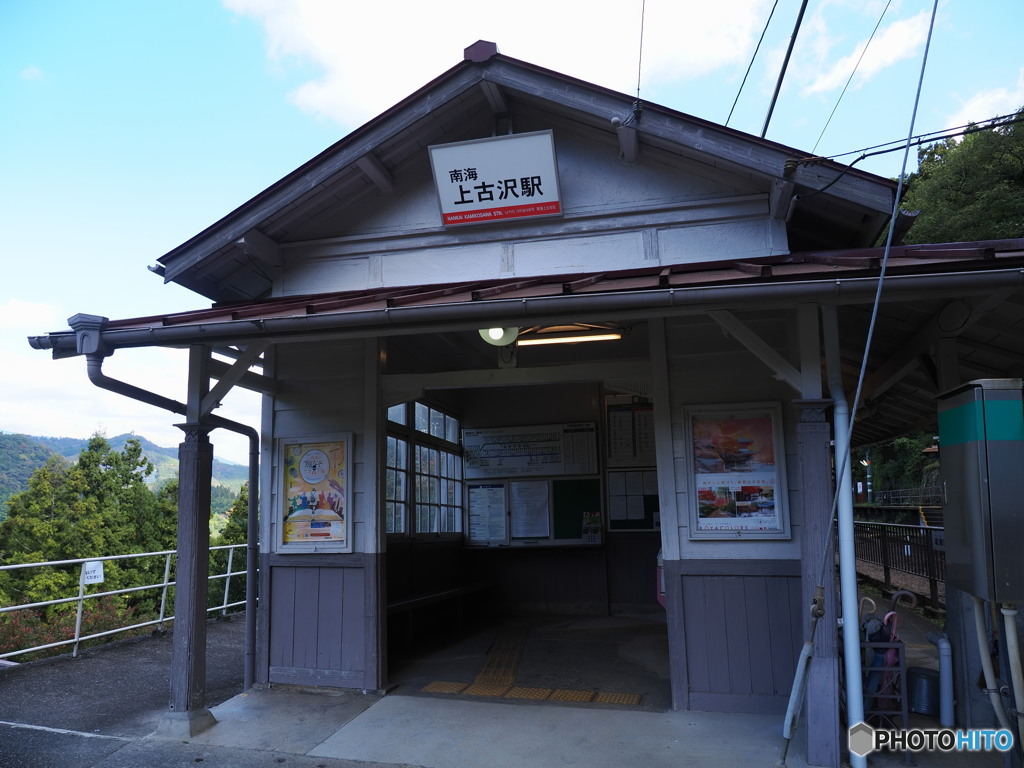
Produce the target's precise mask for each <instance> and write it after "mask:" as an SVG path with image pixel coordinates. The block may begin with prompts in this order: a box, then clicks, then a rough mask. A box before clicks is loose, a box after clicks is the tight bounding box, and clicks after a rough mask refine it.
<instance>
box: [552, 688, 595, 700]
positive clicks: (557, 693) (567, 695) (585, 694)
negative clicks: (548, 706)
mask: <svg viewBox="0 0 1024 768" xmlns="http://www.w3.org/2000/svg"><path fill="white" fill-rule="evenodd" d="M594 693H595V691H572V690H568V689H565V688H556V689H555V690H554V691H552V693H551V700H552V701H591V700H592V699H593V698H594Z"/></svg>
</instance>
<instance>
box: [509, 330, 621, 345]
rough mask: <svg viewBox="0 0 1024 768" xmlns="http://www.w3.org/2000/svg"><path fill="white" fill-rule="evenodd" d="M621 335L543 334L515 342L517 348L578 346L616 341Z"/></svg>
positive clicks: (613, 333) (605, 333)
mask: <svg viewBox="0 0 1024 768" xmlns="http://www.w3.org/2000/svg"><path fill="white" fill-rule="evenodd" d="M621 338H622V334H621V333H619V332H617V331H615V332H607V331H606V332H602V333H545V334H539V335H537V336H527V337H523V338H520V339H517V340H516V346H517V347H535V346H539V345H541V344H579V343H580V342H584V341H617V340H618V339H621Z"/></svg>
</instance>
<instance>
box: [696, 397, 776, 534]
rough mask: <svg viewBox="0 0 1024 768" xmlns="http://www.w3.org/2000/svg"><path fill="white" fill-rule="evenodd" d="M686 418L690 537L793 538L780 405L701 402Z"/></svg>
mask: <svg viewBox="0 0 1024 768" xmlns="http://www.w3.org/2000/svg"><path fill="white" fill-rule="evenodd" d="M684 420H685V424H686V430H687V440H688V444H689V446H690V449H691V456H692V464H691V467H690V477H691V483H690V491H691V494H692V496H691V497H692V499H693V502H692V503H691V504H690V538H691V539H693V538H704V539H737V538H757V539H788V538H789V537H790V529H789V514H788V509H787V505H786V501H787V493H786V471H785V459H784V457H785V452H784V449H783V445H784V444H783V436H782V410H781V408H780V406H779V405H778V404H777V403H775V404H773V403H750V404H744V405H724V406H719V405H714V406H696V407H693V408H687V409H686V410H685V412H684Z"/></svg>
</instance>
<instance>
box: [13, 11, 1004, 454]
mask: <svg viewBox="0 0 1024 768" xmlns="http://www.w3.org/2000/svg"><path fill="white" fill-rule="evenodd" d="M799 5H800V3H799V0H779V2H778V5H777V8H776V10H775V14H774V17H773V19H772V22H771V24H770V25H769V27H768V30H767V33H766V35H765V42H764V44H763V46H762V49H761V52H760V53H759V55H758V57H757V58H756V59H755V62H754V66H753V67H752V69H751V74H750V76H749V78H748V80H747V84H746V86H745V88H744V90H743V92H742V94H741V96H740V99H739V101H738V104H737V107H736V111H735V114H734V115H733V117H732V119H731V121H730V122H729V125H730V126H731V127H734V128H737V129H739V130H744V131H747V132H750V133H753V134H759V133H760V132H761V128H762V125H763V122H764V119H765V112H766V110H767V106H768V102H769V99H770V96H771V91H772V88H773V87H774V83H775V78H776V76H777V73H778V69H779V64H780V62H781V58H782V55H783V52H784V51H785V48H786V45H787V43H788V41H789V39H790V35H791V33H792V30H793V24H794V21H795V19H796V16H797V11H798V9H799ZM771 7H772V2H771V0H718V2H715V3H697V2H683V1H682V0H675V1H672V0H646V3H645V2H643V0H623V2H620V3H616V4H614V6H607V5H605V6H601V5H594V4H593V3H592V2H590V0H587V1H586V2H577V1H576V0H546V1H543V2H542V1H541V0H520V2H517V3H515V4H496V3H481V2H475V3H470V2H464V1H463V0H455V1H449V2H444V0H439V2H436V3H423V2H410V1H405V2H386V0H380V1H378V2H375V3H360V4H355V3H346V2H331V1H330V0H223V2H217V1H216V0H175V1H174V2H137V1H134V0H90V1H88V2H85V1H83V0H0V179H2V180H3V184H2V185H0V221H2V223H3V233H4V238H3V240H2V242H0V264H2V266H3V273H2V274H3V279H2V280H0V354H2V356H3V360H4V365H3V366H2V369H3V370H2V371H0V431H5V432H26V433H29V434H42V435H70V436H80V437H86V436H88V435H89V434H91V433H92V432H95V431H97V430H100V431H103V432H105V433H106V434H108V435H115V434H118V433H120V432H124V431H133V430H134V431H135V432H137V433H138V434H141V435H144V436H146V437H148V438H150V439H152V440H155V441H156V442H158V443H161V444H164V445H172V444H175V443H176V442H177V441H178V440H179V437H180V432H179V431H178V430H177V429H175V428H174V427H173V426H172V425H173V423H174V421H175V420H176V419H175V417H173V415H171V414H167V413H164V412H161V411H159V410H157V409H154V408H152V407H149V406H144V405H141V404H136V403H134V402H132V401H129V400H127V399H125V398H122V397H118V396H115V395H111V394H107V393H104V392H101V391H99V390H97V389H95V388H94V387H92V385H91V384H89V383H88V381H87V380H86V378H85V370H84V364H83V362H82V361H81V360H63V361H52V360H50V358H49V355H48V354H47V353H44V352H38V351H34V350H31V349H29V347H28V344H27V342H26V341H25V337H26V336H28V335H30V334H39V333H43V332H46V331H50V330H59V329H63V328H66V327H67V318H68V317H70V316H72V315H74V314H76V313H79V312H84V313H89V314H99V315H106V316H108V317H111V318H124V317H135V316H141V315H149V314H156V313H164V312H171V311H180V310H185V309H194V308H201V307H205V306H207V305H208V301H207V300H206V299H204V298H202V297H200V296H197V295H195V294H191V293H189V292H188V291H186V290H184V289H182V288H179V287H177V286H174V285H164V284H163V282H162V280H160V279H159V278H158V277H157V276H156V275H154V274H152V273H150V272H149V271H148V270H147V269H146V267H147V266H148V265H151V264H154V263H155V262H156V260H157V258H159V257H160V256H161V255H163V254H164V253H166V252H167V251H169V250H170V249H172V248H173V247H175V246H176V245H178V244H180V243H181V242H183V241H185V240H186V239H188V238H189V237H191V236H192V235H194V234H196V233H197V232H199V231H200V230H202V229H203V228H205V227H206V226H208V225H210V224H212V223H213V222H214V221H216V220H217V219H219V218H220V217H222V216H223V215H225V214H226V213H228V212H229V211H231V210H232V209H234V208H235V207H237V206H238V205H240V204H241V203H243V202H244V201H246V200H247V199H249V198H250V197H252V196H253V195H255V194H257V193H258V192H259V191H261V190H262V189H264V188H265V187H267V186H268V185H270V184H271V183H273V182H274V181H276V180H277V179H279V178H280V177H282V176H283V175H285V174H286V173H288V172H289V171H291V170H293V169H294V168H295V167H297V166H298V165H300V164H301V163H303V162H305V161H306V160H308V159H310V158H311V157H313V156H314V155H315V154H317V153H318V152H320V151H322V150H323V149H325V148H326V147H328V146H329V145H330V144H332V143H333V142H335V141H337V140H339V139H341V138H342V137H344V136H345V135H346V134H347V133H349V132H350V131H351V130H353V129H354V128H356V127H358V126H359V125H361V124H362V123H363V122H365V121H366V120H368V119H370V118H371V117H373V116H374V115H376V114H379V113H380V112H382V111H383V110H385V109H386V108H388V107H389V106H391V105H392V104H394V103H395V102H397V101H398V100H400V99H401V98H403V97H405V96H407V95H408V94H409V93H411V92H412V91H414V90H416V89H417V88H419V87H420V86H421V85H423V84H425V83H426V82H427V81H429V80H430V79H432V78H433V77H435V76H437V75H439V74H441V73H442V72H444V71H445V70H447V69H448V68H449V67H451V66H453V65H454V64H456V63H458V62H459V61H460V60H461V58H462V50H463V48H465V47H466V46H467V45H469V44H471V43H473V42H474V41H475V40H478V39H487V40H492V41H494V42H496V43H497V44H498V46H499V49H500V50H501V52H502V53H504V54H507V55H509V56H514V57H516V58H519V59H523V60H526V61H529V62H532V63H535V64H539V65H541V66H545V67H549V68H551V69H555V70H558V71H561V72H564V73H566V74H569V75H573V76H576V77H580V78H582V79H584V80H589V81H592V82H595V83H598V84H600V85H604V86H607V87H610V88H614V89H617V90H621V91H624V92H626V93H628V94H630V95H631V96H632V95H635V93H636V91H637V79H638V72H639V75H640V81H639V82H640V96H641V98H642V99H644V100H646V101H650V102H656V103H659V104H663V105H665V106H668V107H671V108H674V109H678V110H680V111H682V112H688V113H690V114H694V115H697V116H699V117H702V118H705V119H708V120H712V121H715V122H719V123H723V122H725V120H726V117H727V116H728V114H729V110H730V108H731V106H732V103H733V100H734V98H735V97H736V95H737V92H738V89H739V86H740V82H741V80H742V78H743V75H744V72H745V71H746V69H747V65H748V64H749V63H750V60H751V57H752V54H753V50H754V46H755V44H756V42H757V39H758V37H759V36H760V35H761V32H762V29H763V28H764V24H765V20H766V19H767V18H768V14H769V12H770V10H771ZM885 8H886V3H885V2H884V0H880V1H879V0H859V1H857V2H853V1H852V0H823V1H819V2H811V3H810V4H809V7H808V10H807V13H806V15H805V18H804V24H803V26H802V28H801V32H800V35H799V37H798V38H797V42H796V46H795V48H794V53H793V59H792V62H791V64H790V70H789V76H788V77H787V81H786V85H785V87H784V89H783V91H782V93H781V95H780V97H779V101H778V105H777V107H776V110H775V114H774V116H773V119H772V122H771V125H770V126H769V130H768V134H767V135H768V138H770V139H773V140H776V141H779V142H782V143H784V144H789V145H791V146H795V147H798V148H800V149H803V150H807V151H812V150H813V151H816V152H817V153H819V154H826V155H833V154H838V153H840V152H852V151H855V150H860V149H862V148H864V147H869V146H872V145H875V144H879V143H882V142H887V141H892V140H897V139H902V138H905V137H906V135H907V131H908V127H909V121H910V114H911V106H912V104H913V100H914V93H915V89H916V87H917V79H918V75H919V72H920V67H921V58H922V54H923V47H924V41H925V34H926V32H927V25H928V20H929V18H930V14H931V8H932V3H931V2H923V1H915V2H909V1H907V0H903V1H901V0H892V2H890V3H889V4H888V9H887V10H886V13H885V15H884V17H882V12H883V9H885ZM641 11H643V12H644V15H645V23H644V26H643V49H642V56H641V55H640V50H641V49H640V33H641V23H640V22H641ZM880 17H882V22H881V24H880V25H879V28H878V32H877V33H876V35H875V37H874V40H873V41H872V43H871V45H870V46H869V47H868V48H867V52H866V53H865V54H864V56H863V59H862V60H861V64H860V66H859V68H858V70H857V74H856V75H855V76H854V77H853V79H852V81H850V85H849V87H848V88H847V91H846V94H845V96H844V97H843V99H842V101H840V102H839V105H838V108H836V103H837V99H839V95H840V92H841V91H842V90H843V87H844V85H845V84H846V83H847V80H848V79H849V77H850V74H851V71H852V67H853V64H854V62H855V61H856V60H857V58H858V57H859V56H860V55H861V51H862V50H863V48H864V44H865V42H866V41H867V39H868V37H869V36H870V35H871V33H872V29H873V28H874V27H875V24H876V23H877V22H878V20H879V18H880ZM1021 28H1024V3H1021V2H1019V0H987V1H986V2H977V3H967V2H942V3H940V4H939V13H938V17H937V21H936V24H935V29H934V35H933V39H932V43H931V49H930V54H929V66H928V70H927V73H926V76H925V83H924V87H923V89H922V94H921V105H920V109H919V113H918V118H917V123H916V132H917V133H924V132H927V131H938V130H942V129H945V128H947V127H951V126H955V125H960V124H962V123H964V122H966V121H968V120H973V121H980V120H984V119H986V118H989V117H992V116H995V115H999V114H1004V113H1007V112H1012V111H1014V110H1015V109H1017V108H1019V107H1020V106H1022V105H1024V55H1022V54H1021V52H1020V51H1021V46H1020V43H1019V30H1020V29H1021ZM834 108H835V114H834V116H833V117H832V118H831V121H829V115H830V113H832V111H833V109H834ZM826 123H827V124H828V128H827V129H825V126H826ZM823 130H824V133H822V132H823ZM819 139H820V140H819ZM857 156H858V155H857V154H853V155H850V156H848V157H847V158H846V159H847V161H851V160H853V159H854V158H856V157H857ZM914 156H915V155H914V154H913V152H912V153H911V165H910V167H909V169H908V170H913V169H914V167H915V163H914V162H913V157H914ZM901 161H902V153H901V152H893V153H890V154H888V155H884V156H882V157H878V158H873V159H871V160H869V161H865V162H864V163H862V164H860V166H859V167H863V168H865V169H866V170H870V171H873V172H876V173H880V174H883V175H887V176H895V175H896V174H897V173H898V172H899V170H900V164H901ZM107 371H108V372H109V373H110V374H111V375H114V376H118V377H120V378H123V379H126V380H128V381H130V382H132V383H136V384H139V385H140V386H144V387H148V388H150V389H154V390H156V391H158V392H160V393H161V394H164V395H166V396H168V397H173V398H175V399H179V400H180V399H184V393H183V391H184V366H183V358H182V357H181V356H180V355H179V354H176V353H172V352H169V351H160V350H155V351H146V352H143V351H122V352H119V353H118V354H117V355H115V356H114V357H113V358H112V359H111V360H110V361H109V363H108V364H107ZM221 413H222V414H223V415H225V416H228V417H231V418H237V419H240V420H243V421H246V422H247V423H251V424H254V425H256V424H257V423H258V409H257V406H256V402H255V399H254V398H252V397H247V396H245V393H239V394H237V395H236V394H232V396H230V397H229V398H228V400H227V401H226V403H225V407H224V409H223V410H222V411H221ZM214 440H215V444H216V446H217V452H218V454H219V455H220V456H221V457H223V458H229V459H235V460H239V461H242V460H244V456H245V446H244V444H243V443H241V442H240V441H237V440H235V439H233V438H230V437H228V436H218V435H216V434H215V436H214Z"/></svg>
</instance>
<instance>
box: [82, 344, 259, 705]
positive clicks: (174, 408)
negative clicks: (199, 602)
mask: <svg viewBox="0 0 1024 768" xmlns="http://www.w3.org/2000/svg"><path fill="white" fill-rule="evenodd" d="M104 358H105V355H103V354H101V353H98V352H93V353H88V354H86V371H87V373H88V375H89V381H91V382H92V383H93V384H95V385H96V386H97V387H99V388H100V389H105V390H108V391H110V392H114V393H115V394H118V395H123V396H125V397H130V398H132V399H133V400H139V401H140V402H143V403H147V404H148V405H155V406H156V407H157V408H163V409H164V410H166V411H171V412H172V413H178V414H181V415H185V413H186V410H187V409H186V406H185V404H184V403H181V402H178V401H177V400H172V399H170V398H168V397H164V396H162V395H158V394H156V393H155V392H150V391H148V390H145V389H142V388H140V387H136V386H135V385H133V384H128V383H126V382H123V381H119V380H118V379H114V378H111V377H110V376H107V375H106V374H105V373H103V360H104ZM206 419H207V421H208V423H209V424H211V425H213V426H215V427H220V428H223V429H227V430H229V431H231V432H236V433H238V434H240V435H244V436H246V437H248V438H249V507H248V514H247V519H246V526H247V534H246V537H247V542H246V555H247V557H246V561H245V671H244V682H243V690H246V691H248V690H249V689H250V688H252V686H253V683H254V682H255V678H256V579H257V569H256V563H257V558H258V536H259V527H258V525H257V522H258V517H257V515H258V512H259V496H258V491H257V489H258V488H259V473H260V468H259V461H260V436H259V433H258V432H257V431H256V430H255V429H253V428H252V427H247V426H246V425H244V424H240V423H239V422H236V421H232V420H230V419H225V418H224V417H222V416H207V417H206Z"/></svg>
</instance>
